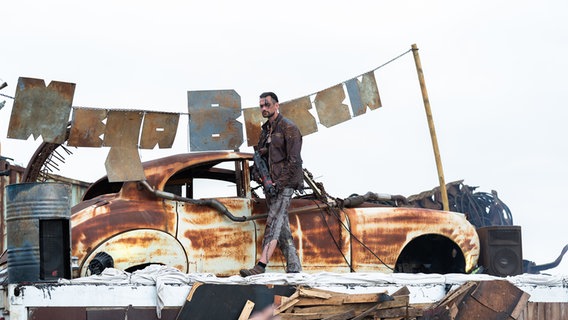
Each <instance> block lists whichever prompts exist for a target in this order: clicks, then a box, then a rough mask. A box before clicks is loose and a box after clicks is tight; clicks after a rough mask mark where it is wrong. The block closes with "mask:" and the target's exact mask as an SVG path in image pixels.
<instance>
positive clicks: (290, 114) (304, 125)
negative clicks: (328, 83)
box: [257, 97, 318, 141]
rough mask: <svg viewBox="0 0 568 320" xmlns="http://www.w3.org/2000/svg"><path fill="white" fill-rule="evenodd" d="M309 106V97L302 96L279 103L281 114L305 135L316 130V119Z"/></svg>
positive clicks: (310, 104)
mask: <svg viewBox="0 0 568 320" xmlns="http://www.w3.org/2000/svg"><path fill="white" fill-rule="evenodd" d="M311 108H312V102H311V101H310V97H303V98H299V99H296V100H292V101H287V102H282V103H281V104H280V112H281V113H282V115H283V116H285V117H286V118H288V119H290V120H292V121H293V122H294V123H295V124H296V125H297V126H298V129H300V132H301V133H302V136H307V135H308V134H312V133H314V132H317V131H318V125H317V123H316V119H315V118H314V116H313V115H312V114H311V113H310V112H309V110H310V109H311ZM258 132H260V130H258ZM257 141H258V139H257Z"/></svg>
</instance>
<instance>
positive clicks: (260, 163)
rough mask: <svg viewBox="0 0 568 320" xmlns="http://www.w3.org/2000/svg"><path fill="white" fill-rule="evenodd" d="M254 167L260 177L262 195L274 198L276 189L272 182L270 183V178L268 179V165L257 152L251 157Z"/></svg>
mask: <svg viewBox="0 0 568 320" xmlns="http://www.w3.org/2000/svg"><path fill="white" fill-rule="evenodd" d="M252 159H253V161H254V166H255V167H256V170H257V171H258V173H259V175H260V181H261V182H262V188H263V189H264V193H265V194H268V195H270V196H271V197H275V196H276V193H277V191H276V187H275V186H274V182H272V178H271V177H270V171H269V170H268V165H267V164H266V161H264V159H263V158H262V156H261V155H260V153H259V152H258V151H255V152H254V156H253V158H252Z"/></svg>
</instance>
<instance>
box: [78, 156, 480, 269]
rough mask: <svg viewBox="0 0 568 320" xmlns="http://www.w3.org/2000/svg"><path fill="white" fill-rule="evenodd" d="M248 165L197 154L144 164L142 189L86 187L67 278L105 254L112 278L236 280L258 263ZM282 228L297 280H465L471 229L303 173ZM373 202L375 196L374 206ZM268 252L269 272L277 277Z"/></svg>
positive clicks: (473, 241)
mask: <svg viewBox="0 0 568 320" xmlns="http://www.w3.org/2000/svg"><path fill="white" fill-rule="evenodd" d="M252 158H253V155H252V154H249V153H241V152H202V153H191V154H179V155H173V156H169V157H165V158H161V159H157V160H152V161H148V162H146V163H144V173H145V176H146V180H144V181H129V182H109V180H108V178H107V177H103V178H102V179H100V180H98V181H97V182H95V183H94V184H93V185H92V186H91V187H90V188H89V189H88V190H87V192H86V193H85V195H84V197H83V201H82V202H80V203H79V204H77V205H76V206H75V207H73V209H72V216H71V228H72V245H71V246H72V255H73V256H74V257H77V258H78V264H79V269H78V270H77V271H76V274H75V276H85V275H89V274H90V273H91V271H90V270H89V268H88V266H89V262H90V261H91V260H92V259H93V258H94V257H95V255H97V254H98V253H100V252H105V253H106V254H109V255H110V256H111V257H112V259H113V261H114V267H115V268H117V269H122V270H127V271H133V270H137V269H140V268H143V267H145V266H147V265H148V264H163V265H167V266H171V267H175V268H177V269H179V270H181V271H182V272H203V273H213V274H215V275H218V276H230V275H235V274H238V270H239V268H241V267H242V266H244V265H250V264H252V263H254V262H255V260H256V259H257V258H256V257H257V255H259V254H260V251H259V250H260V248H261V241H262V233H261V232H262V231H263V230H264V224H265V220H266V213H267V206H266V203H265V200H264V198H263V194H262V192H261V190H262V189H259V186H258V185H257V184H256V182H255V181H254V179H251V178H250V177H251V174H250V170H251V169H250V166H251V165H252ZM304 172H305V174H304V176H305V182H304V192H299V193H297V194H296V195H294V197H293V199H292V203H291V206H290V211H289V214H290V223H291V228H292V232H293V235H294V239H295V241H296V247H297V248H298V251H299V256H300V259H301V262H302V265H303V268H304V271H305V272H312V273H313V272H323V271H326V272H411V273H416V272H424V273H449V272H462V273H463V272H470V271H472V270H473V269H474V268H475V267H476V264H477V260H478V256H479V238H478V235H477V233H476V229H475V227H474V226H473V225H472V224H470V223H469V222H468V220H467V219H466V217H465V216H464V215H463V214H461V213H457V212H449V211H441V210H431V209H424V208H416V207H412V206H407V207H405V206H404V205H402V206H398V207H392V206H389V205H385V204H382V203H381V201H373V200H380V199H378V198H377V194H373V193H368V194H367V195H365V196H357V195H354V196H351V197H349V198H346V199H338V198H332V197H330V196H329V195H328V194H327V193H326V192H325V191H324V188H323V185H322V184H321V183H318V182H315V181H314V180H313V178H312V176H311V174H310V173H309V172H308V171H307V170H304ZM378 197H379V198H380V197H381V196H378ZM383 197H384V196H383ZM284 270H285V268H284V261H283V257H282V256H281V255H279V252H278V250H277V252H276V255H275V257H274V258H273V262H272V263H271V265H270V267H269V269H268V272H284Z"/></svg>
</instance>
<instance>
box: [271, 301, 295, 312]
mask: <svg viewBox="0 0 568 320" xmlns="http://www.w3.org/2000/svg"><path fill="white" fill-rule="evenodd" d="M299 301H300V299H294V300H288V301H286V302H285V303H284V304H282V305H280V306H279V307H278V308H276V309H275V310H274V314H273V315H277V314H280V313H282V312H284V311H286V310H288V309H289V308H291V307H293V306H294V305H295V304H297V303H298V302H299Z"/></svg>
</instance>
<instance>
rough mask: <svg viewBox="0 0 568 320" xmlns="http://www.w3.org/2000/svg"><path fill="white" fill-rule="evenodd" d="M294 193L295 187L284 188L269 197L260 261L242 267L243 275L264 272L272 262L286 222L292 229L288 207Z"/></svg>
mask: <svg viewBox="0 0 568 320" xmlns="http://www.w3.org/2000/svg"><path fill="white" fill-rule="evenodd" d="M292 194H294V190H293V189H291V188H284V189H283V190H281V191H280V192H278V195H277V196H276V197H275V198H272V199H271V198H268V199H267V201H268V205H269V211H268V218H267V219H266V228H265V230H264V239H263V240H262V254H261V256H260V259H259V263H258V264H257V265H255V266H254V267H253V268H252V269H241V271H240V274H241V276H243V277H247V276H250V275H254V274H259V273H264V269H265V267H266V265H267V264H268V262H270V258H271V257H272V254H273V253H274V250H275V249H276V245H277V243H278V239H279V238H280V232H281V230H282V227H283V225H284V224H285V223H286V224H287V225H288V230H289V229H290V223H289V222H288V221H289V220H288V207H289V206H290V198H291V197H292ZM290 236H291V235H290Z"/></svg>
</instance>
